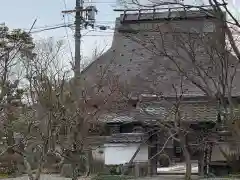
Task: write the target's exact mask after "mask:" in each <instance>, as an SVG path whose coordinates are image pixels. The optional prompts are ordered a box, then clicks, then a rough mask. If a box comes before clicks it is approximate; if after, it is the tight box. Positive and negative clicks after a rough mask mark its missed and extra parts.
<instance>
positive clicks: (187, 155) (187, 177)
mask: <svg viewBox="0 0 240 180" xmlns="http://www.w3.org/2000/svg"><path fill="white" fill-rule="evenodd" d="M183 153H184V157H185V161H186V174H185V180H191V175H192V164H191V156H190V153H189V152H188V150H183Z"/></svg>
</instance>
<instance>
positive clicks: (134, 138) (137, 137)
mask: <svg viewBox="0 0 240 180" xmlns="http://www.w3.org/2000/svg"><path fill="white" fill-rule="evenodd" d="M145 138H146V137H145V136H144V134H143V133H119V134H113V135H112V136H110V137H109V138H108V139H107V141H106V143H141V142H143V141H144V140H145Z"/></svg>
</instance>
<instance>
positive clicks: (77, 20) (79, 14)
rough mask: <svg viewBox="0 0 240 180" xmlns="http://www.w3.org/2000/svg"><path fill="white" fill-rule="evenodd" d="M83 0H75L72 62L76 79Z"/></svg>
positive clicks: (79, 61) (77, 77)
mask: <svg viewBox="0 0 240 180" xmlns="http://www.w3.org/2000/svg"><path fill="white" fill-rule="evenodd" d="M82 10H83V0H76V15H75V25H76V26H75V62H74V77H75V80H76V81H78V80H79V77H80V72H81V70H80V68H81V67H80V64H81V26H82V20H83V16H82V15H83V11H82Z"/></svg>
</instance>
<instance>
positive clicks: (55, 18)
mask: <svg viewBox="0 0 240 180" xmlns="http://www.w3.org/2000/svg"><path fill="white" fill-rule="evenodd" d="M85 2H86V3H85V5H91V4H93V5H95V6H96V7H97V9H98V14H97V16H96V18H97V19H96V20H97V22H96V25H106V26H110V27H112V28H113V27H114V21H115V18H116V16H117V14H116V13H115V12H114V11H113V8H114V5H115V4H116V3H115V2H116V1H115V0H101V1H100V0H93V1H92V3H91V4H90V3H87V2H89V1H88V0H85ZM65 4H66V8H67V9H68V10H71V9H74V8H75V0H65V3H64V0H21V1H19V0H13V1H3V0H2V2H1V6H0V24H1V23H5V25H6V26H8V27H9V28H11V29H12V28H22V29H29V28H30V27H31V25H32V24H33V22H34V20H35V19H37V21H36V24H35V26H34V28H39V27H43V26H49V25H50V26H52V25H56V24H62V23H64V19H63V14H62V13H61V11H63V10H65ZM65 17H66V22H67V23H68V22H71V23H73V22H74V14H70V15H68V16H65ZM112 28H111V29H109V30H107V31H104V32H103V31H100V30H99V29H98V28H97V29H95V31H91V32H89V30H91V29H90V28H89V29H88V30H83V31H82V34H83V35H84V36H83V39H82V48H81V50H82V56H84V57H85V56H87V57H91V56H92V52H93V50H95V48H98V50H99V51H101V50H102V49H103V48H105V47H106V46H107V47H109V46H110V45H111V41H112V35H113V29H112ZM66 30H67V32H68V37H69V38H67V34H66ZM33 31H34V29H33ZM73 32H74V31H73V29H70V28H60V29H55V30H50V31H44V32H41V33H34V34H33V37H34V38H35V39H44V38H48V37H53V38H54V39H56V40H60V39H61V40H65V41H66V43H68V39H69V42H70V44H71V46H70V47H71V48H69V47H68V50H69V51H72V52H73V54H74V33H73ZM85 34H86V35H85ZM69 54H70V53H69Z"/></svg>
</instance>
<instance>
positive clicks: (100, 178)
mask: <svg viewBox="0 0 240 180" xmlns="http://www.w3.org/2000/svg"><path fill="white" fill-rule="evenodd" d="M132 178H133V177H130V176H124V175H109V174H98V175H96V176H95V177H93V178H92V179H91V180H128V179H132Z"/></svg>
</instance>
